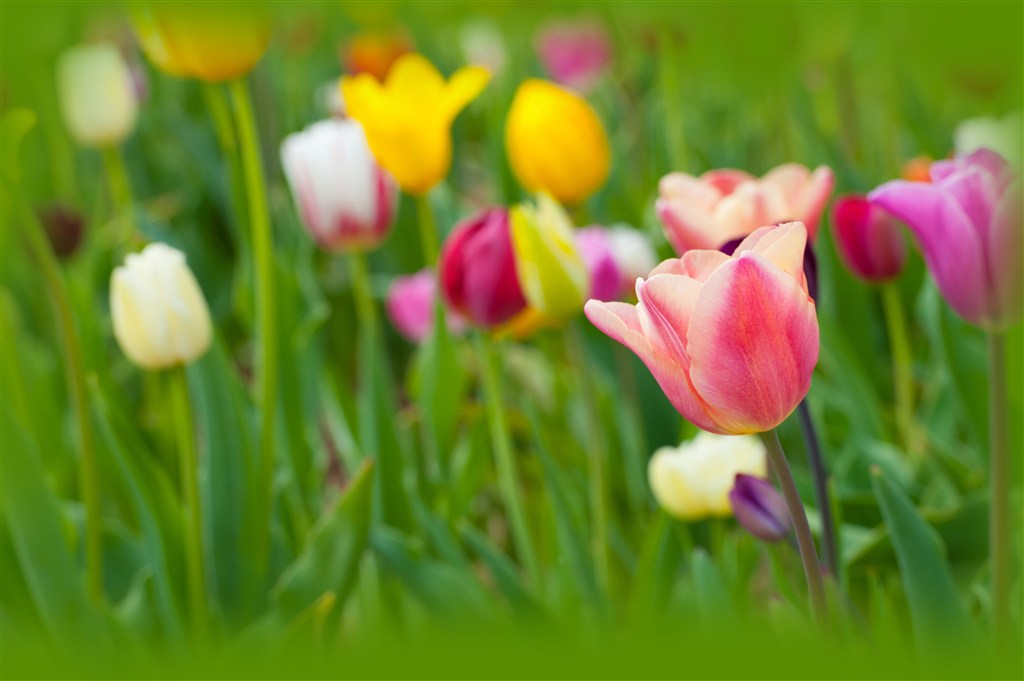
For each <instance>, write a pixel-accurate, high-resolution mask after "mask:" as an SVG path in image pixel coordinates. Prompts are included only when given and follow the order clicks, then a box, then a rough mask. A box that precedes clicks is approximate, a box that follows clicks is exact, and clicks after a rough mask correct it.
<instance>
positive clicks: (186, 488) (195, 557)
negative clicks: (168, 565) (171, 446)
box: [170, 366, 206, 640]
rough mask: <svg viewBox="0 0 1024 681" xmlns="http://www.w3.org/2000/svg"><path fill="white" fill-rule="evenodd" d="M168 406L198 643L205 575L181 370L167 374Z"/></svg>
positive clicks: (196, 477) (195, 459)
mask: <svg viewBox="0 0 1024 681" xmlns="http://www.w3.org/2000/svg"><path fill="white" fill-rule="evenodd" d="M170 382H171V390H170V393H171V402H172V408H173V411H174V422H175V432H176V434H177V438H178V465H179V467H180V468H179V469H178V470H179V477H180V484H181V494H182V502H183V503H184V506H185V514H186V517H187V523H186V537H187V539H186V543H185V546H186V563H185V566H186V577H187V583H188V600H189V611H190V614H191V616H192V634H193V635H194V636H195V637H196V639H197V640H202V638H203V634H204V632H205V625H206V587H205V580H206V576H205V575H206V573H205V570H204V568H203V518H202V508H201V506H200V501H199V461H198V454H197V452H196V442H195V432H194V430H193V427H192V407H191V405H190V402H189V396H188V376H187V375H186V373H185V367H183V366H182V367H175V368H174V369H172V370H171V372H170Z"/></svg>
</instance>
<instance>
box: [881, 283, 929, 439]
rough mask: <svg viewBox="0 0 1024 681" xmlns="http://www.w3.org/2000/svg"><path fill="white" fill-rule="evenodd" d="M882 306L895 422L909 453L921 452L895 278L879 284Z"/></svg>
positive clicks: (908, 346)
mask: <svg viewBox="0 0 1024 681" xmlns="http://www.w3.org/2000/svg"><path fill="white" fill-rule="evenodd" d="M882 306H883V307H884V308H885V322H886V327H888V330H889V347H890V349H891V352H892V383H893V390H894V392H895V400H896V423H897V426H898V428H899V431H900V436H901V438H902V440H903V446H904V447H905V448H906V451H907V453H909V454H911V455H912V456H917V455H919V454H921V453H922V452H921V447H920V443H919V442H918V441H917V437H916V435H915V429H914V375H913V364H912V361H913V360H912V357H911V354H910V342H909V341H908V340H907V323H906V319H905V317H904V315H903V303H902V301H900V294H899V289H897V288H896V284H895V283H894V282H890V283H888V284H885V285H883V286H882Z"/></svg>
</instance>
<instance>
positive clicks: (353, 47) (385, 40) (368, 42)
mask: <svg viewBox="0 0 1024 681" xmlns="http://www.w3.org/2000/svg"><path fill="white" fill-rule="evenodd" d="M412 49H413V47H412V43H411V42H410V40H409V38H408V36H406V35H405V34H403V33H398V32H394V33H386V32H385V33H371V32H365V33H360V34H359V35H356V36H354V37H353V38H352V39H351V40H350V41H349V42H348V45H347V46H346V47H345V51H344V54H342V56H341V60H342V62H343V63H344V64H345V68H346V70H347V71H348V72H349V73H353V74H356V73H368V74H370V75H371V76H373V77H374V78H376V79H377V80H384V78H385V77H387V75H388V71H390V70H391V67H392V66H393V65H394V63H395V62H396V61H398V59H399V58H400V57H401V56H402V55H405V54H409V53H410V52H412Z"/></svg>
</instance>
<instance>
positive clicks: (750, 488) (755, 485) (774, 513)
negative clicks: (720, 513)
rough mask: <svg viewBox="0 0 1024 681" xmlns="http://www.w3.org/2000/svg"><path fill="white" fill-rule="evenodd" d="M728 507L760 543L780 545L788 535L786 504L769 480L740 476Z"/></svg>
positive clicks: (788, 518) (788, 522)
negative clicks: (777, 542) (730, 507)
mask: <svg viewBox="0 0 1024 681" xmlns="http://www.w3.org/2000/svg"><path fill="white" fill-rule="evenodd" d="M729 504H730V505H731V506H732V512H733V515H735V516H736V520H737V521H739V523H740V525H742V526H743V528H744V529H745V530H746V531H747V532H749V533H750V534H752V535H754V536H755V537H757V538H758V539H763V540H764V541H779V540H780V539H782V538H783V537H785V536H786V535H787V534H789V530H790V527H791V525H792V521H791V519H790V517H789V511H788V510H787V509H786V501H785V499H783V498H782V495H781V494H779V491H778V490H776V489H775V486H774V485H772V483H771V482H769V481H768V480H765V479H764V478H759V477H756V476H753V475H746V474H744V473H737V474H736V481H735V482H734V483H733V488H732V490H731V491H730V492H729Z"/></svg>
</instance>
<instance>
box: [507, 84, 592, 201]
mask: <svg viewBox="0 0 1024 681" xmlns="http://www.w3.org/2000/svg"><path fill="white" fill-rule="evenodd" d="M505 146H506V147H507V149H508V158H509V163H510V164H511V165H512V170H513V171H514V172H515V174H516V177H518V178H519V182H520V184H522V185H523V186H524V187H525V188H526V189H528V190H530V191H534V192H545V193H548V194H550V195H551V196H553V197H555V198H556V199H558V201H560V202H561V203H563V204H565V205H574V204H577V203H580V202H581V201H583V200H585V199H586V198H587V197H588V196H590V195H591V194H593V193H594V192H595V191H597V189H598V188H599V187H600V186H601V185H602V184H604V181H605V180H606V179H608V170H609V167H610V165H611V150H610V148H609V146H608V136H607V134H606V133H605V130H604V126H602V125H601V121H600V119H598V117H597V114H596V113H595V112H594V110H593V109H592V108H591V107H590V105H589V104H587V103H586V102H585V101H584V100H583V99H581V98H580V97H578V96H576V95H574V94H572V93H571V92H569V91H567V90H563V89H562V88H560V87H558V86H557V85H555V84H553V83H549V82H547V81H545V80H537V79H534V80H528V81H526V82H525V83H523V84H522V85H520V86H519V89H518V90H517V91H516V95H515V98H514V99H513V100H512V108H511V109H510V110H509V112H508V121H507V122H506V124H505Z"/></svg>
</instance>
